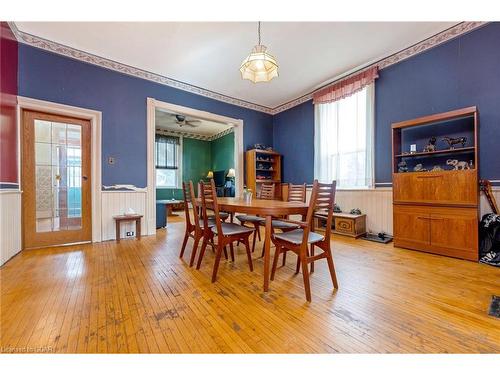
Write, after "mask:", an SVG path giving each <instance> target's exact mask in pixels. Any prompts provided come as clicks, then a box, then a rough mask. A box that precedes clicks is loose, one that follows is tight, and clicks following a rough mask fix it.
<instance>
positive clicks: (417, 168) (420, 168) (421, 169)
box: [413, 164, 427, 172]
mask: <svg viewBox="0 0 500 375" xmlns="http://www.w3.org/2000/svg"><path fill="white" fill-rule="evenodd" d="M425 171H427V169H425V168H424V166H423V165H422V164H417V165H415V167H413V172H425Z"/></svg>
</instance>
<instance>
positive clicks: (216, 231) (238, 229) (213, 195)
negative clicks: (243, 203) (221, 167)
mask: <svg viewBox="0 0 500 375" xmlns="http://www.w3.org/2000/svg"><path fill="white" fill-rule="evenodd" d="M199 186H200V187H199V188H200V189H201V206H202V213H203V221H204V226H205V228H208V226H209V218H208V216H209V215H208V214H207V210H208V209H212V210H213V212H214V215H215V225H214V226H213V227H211V231H210V232H211V234H209V235H207V236H206V237H204V238H203V244H202V246H201V251H200V256H199V257H198V264H197V266H196V268H197V269H200V267H201V262H202V261H203V256H204V255H205V249H206V248H207V245H208V243H209V240H210V238H212V239H214V238H215V239H217V242H216V244H215V249H216V250H215V263H214V268H213V271H212V282H215V280H216V279H217V271H218V270H219V263H220V258H221V255H222V252H223V251H224V249H225V248H226V246H227V245H230V248H231V258H232V259H233V261H234V251H233V242H236V241H240V242H242V243H243V244H244V245H245V249H246V253H247V259H248V266H249V267H250V271H253V264H252V254H251V252H250V241H249V239H248V238H249V237H250V235H251V234H252V232H253V231H254V230H253V229H252V228H248V227H245V226H243V225H238V224H234V223H225V222H222V221H221V220H220V215H219V206H218V204H217V192H216V189H215V184H214V181H213V180H210V182H200V184H199Z"/></svg>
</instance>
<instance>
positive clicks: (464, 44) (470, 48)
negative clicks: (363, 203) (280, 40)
mask: <svg viewBox="0 0 500 375" xmlns="http://www.w3.org/2000/svg"><path fill="white" fill-rule="evenodd" d="M375 98H376V99H375V114H376V122H375V136H376V139H375V180H376V182H377V183H384V182H390V181H391V179H392V178H391V132H390V129H391V123H393V122H398V121H403V120H408V119H412V118H415V117H419V116H424V115H428V114H432V113H438V112H444V111H449V110H453V109H457V108H462V107H467V106H471V105H476V106H478V108H479V119H480V125H479V129H480V132H479V133H480V140H479V147H480V173H481V177H483V178H487V179H495V180H497V179H500V158H499V157H498V147H499V144H500V23H491V24H488V25H486V26H484V27H482V28H480V29H478V30H476V31H473V32H471V33H469V34H466V35H463V36H461V37H459V38H456V39H454V40H452V41H450V42H447V43H445V44H442V45H440V46H438V47H435V48H433V49H431V50H429V51H426V52H424V53H422V54H419V55H417V56H415V57H412V58H410V59H407V60H405V61H403V62H401V63H399V64H395V65H392V66H390V67H388V68H386V69H383V70H381V71H380V78H379V79H378V80H377V81H376V84H375ZM298 107H300V109H297V107H294V108H291V109H289V110H287V111H285V112H282V113H280V114H278V115H276V116H275V118H274V124H275V126H274V139H275V146H276V149H277V150H278V151H279V152H281V153H283V154H284V166H283V169H284V177H285V181H286V180H287V179H288V178H293V181H294V182H302V181H307V182H309V181H310V180H311V179H312V169H311V168H312V167H311V166H312V164H311V166H309V167H308V168H303V167H298V166H296V165H295V164H294V162H296V161H297V160H298V159H300V155H303V156H304V157H305V159H306V160H312V156H311V155H312V154H311V153H312V149H313V145H314V140H313V138H314V112H313V109H312V107H313V105H312V102H306V103H304V104H301V105H300V106H298ZM292 137H295V139H296V142H291V141H286V142H283V141H280V139H281V138H285V139H287V140H290V139H291V138H292Z"/></svg>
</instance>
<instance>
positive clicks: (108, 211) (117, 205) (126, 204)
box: [101, 191, 147, 241]
mask: <svg viewBox="0 0 500 375" xmlns="http://www.w3.org/2000/svg"><path fill="white" fill-rule="evenodd" d="M101 197H102V198H101V199H102V201H101V207H102V216H101V221H102V232H101V233H102V241H107V240H114V239H116V233H115V221H114V220H113V216H114V215H122V214H123V213H125V212H126V211H127V210H128V209H129V208H132V209H133V210H134V211H135V212H136V213H138V214H142V215H144V217H146V192H143V191H103V192H102V195H101ZM144 217H143V218H142V220H141V235H146V234H147V228H146V222H145V220H144ZM130 231H133V232H135V222H130V223H122V225H121V238H124V237H125V232H130Z"/></svg>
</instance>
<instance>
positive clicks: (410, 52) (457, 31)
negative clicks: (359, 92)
mask: <svg viewBox="0 0 500 375" xmlns="http://www.w3.org/2000/svg"><path fill="white" fill-rule="evenodd" d="M487 23H488V22H482V21H480V22H461V23H459V24H457V25H455V26H452V27H451V28H449V29H447V30H444V31H442V32H440V33H438V34H436V35H434V36H431V37H430V38H427V39H425V40H423V41H421V42H419V43H417V44H414V45H413V46H411V47H408V48H405V49H403V50H401V51H399V52H396V53H395V54H393V55H391V56H388V57H385V58H383V59H382V60H380V61H378V62H375V63H373V64H368V65H366V66H362V67H359V68H357V69H355V71H354V72H352V73H349V74H346V75H343V76H340V77H338V78H335V79H334V80H333V81H331V82H329V83H327V84H325V85H323V86H321V87H319V88H317V89H315V90H314V91H312V92H310V93H309V94H306V95H303V96H301V97H299V98H297V99H294V100H292V101H289V102H287V103H285V104H282V105H279V106H277V107H275V108H273V115H275V114H277V113H280V112H283V111H286V110H287V109H290V108H293V107H295V106H297V105H299V104H302V103H305V102H307V101H308V100H311V99H312V97H313V94H314V93H315V92H317V91H319V90H321V89H322V88H324V87H326V86H329V85H331V84H334V83H335V82H338V81H340V80H343V79H346V78H349V77H350V76H353V75H354V74H357V73H359V71H360V70H364V69H368V68H371V67H372V66H378V68H379V69H384V68H387V67H389V66H391V65H394V64H397V63H399V62H401V61H403V60H406V59H408V58H410V57H412V56H415V55H418V54H419V53H422V52H424V51H427V50H429V49H431V48H434V47H436V46H438V45H440V44H442V43H445V42H448V41H449V40H452V39H454V38H456V37H458V36H460V35H463V34H466V33H468V32H471V31H473V30H475V29H477V28H479V27H481V26H484V25H485V24H487Z"/></svg>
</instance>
